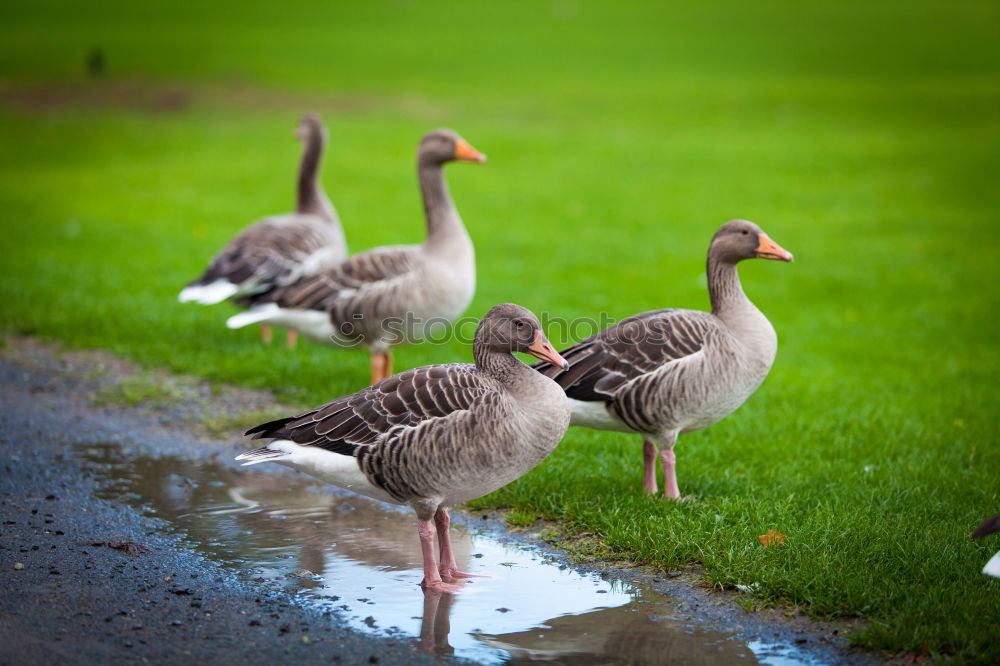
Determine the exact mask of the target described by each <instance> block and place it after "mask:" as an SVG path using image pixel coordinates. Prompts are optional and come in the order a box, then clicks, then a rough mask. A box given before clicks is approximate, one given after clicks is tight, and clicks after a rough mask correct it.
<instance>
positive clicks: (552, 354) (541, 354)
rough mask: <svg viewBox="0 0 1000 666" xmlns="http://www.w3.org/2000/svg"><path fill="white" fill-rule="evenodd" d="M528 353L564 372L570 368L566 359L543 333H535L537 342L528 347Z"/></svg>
mask: <svg viewBox="0 0 1000 666" xmlns="http://www.w3.org/2000/svg"><path fill="white" fill-rule="evenodd" d="M528 353H529V354H531V355H532V356H535V357H537V358H540V359H542V360H543V361H548V362H549V363H551V364H552V365H557V366H559V367H560V368H562V369H563V370H565V369H567V368H568V367H569V361H567V360H566V359H564V358H563V357H562V356H560V355H559V353H558V352H557V351H556V350H555V349H553V348H552V343H551V342H549V339H548V338H546V337H545V335H543V334H542V332H541V331H538V332H537V333H535V341H534V342H533V343H531V346H530V347H528Z"/></svg>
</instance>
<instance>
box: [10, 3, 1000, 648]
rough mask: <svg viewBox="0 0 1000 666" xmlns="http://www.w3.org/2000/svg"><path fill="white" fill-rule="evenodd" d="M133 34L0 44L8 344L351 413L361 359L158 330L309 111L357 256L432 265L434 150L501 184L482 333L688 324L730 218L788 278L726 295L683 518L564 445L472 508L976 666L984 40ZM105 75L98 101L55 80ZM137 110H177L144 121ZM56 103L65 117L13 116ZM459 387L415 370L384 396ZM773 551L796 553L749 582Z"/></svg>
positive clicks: (631, 30) (982, 498)
mask: <svg viewBox="0 0 1000 666" xmlns="http://www.w3.org/2000/svg"><path fill="white" fill-rule="evenodd" d="M138 7H139V6H138V5H128V4H125V3H122V4H120V5H117V6H113V5H111V4H108V3H99V4H98V5H96V6H95V5H92V4H88V5H79V4H72V3H44V4H42V3H16V4H10V3H8V6H6V7H4V8H3V9H2V10H0V17H2V19H3V20H0V37H2V39H0V81H2V86H0V145H2V146H3V150H2V153H0V154H2V157H0V204H2V208H0V210H2V213H0V225H2V228H0V233H2V235H0V237H2V238H3V243H4V245H3V247H4V250H5V251H4V260H3V262H0V302H2V303H3V306H2V309H0V329H2V331H4V332H17V333H34V334H38V335H41V336H43V337H49V338H56V339H60V340H63V341H65V342H66V343H68V344H70V345H75V346H91V347H102V348H107V349H110V350H112V351H114V352H117V353H120V354H123V355H126V356H129V357H131V358H133V359H136V360H138V361H140V362H142V363H143V364H146V365H147V366H149V367H168V368H170V369H172V370H176V371H181V372H188V373H194V374H198V375H201V376H204V377H207V378H209V379H211V380H217V381H227V382H236V383H240V384H244V385H248V386H254V387H267V388H273V389H276V390H278V391H279V395H281V396H282V397H284V398H287V399H291V400H295V401H296V402H300V401H302V402H310V403H318V402H321V401H324V400H327V399H329V398H331V397H333V396H336V395H340V394H343V393H345V392H348V391H352V390H356V389H358V388H359V387H361V386H362V385H363V384H364V383H365V380H366V378H367V373H368V361H367V358H366V357H365V355H364V354H363V353H359V352H349V351H345V352H337V351H334V350H329V349H325V348H320V347H318V346H315V345H309V344H302V345H300V348H299V349H297V350H294V351H289V350H286V349H284V348H282V347H281V346H280V345H275V346H274V347H273V348H265V347H263V346H262V345H261V344H260V343H259V341H258V339H257V337H256V336H257V333H256V331H253V330H243V331H237V332H232V331H227V330H225V328H224V327H223V322H224V319H225V317H226V316H227V315H228V314H229V313H230V312H231V311H232V309H231V308H230V306H220V307H215V308H200V307H194V306H187V307H185V306H181V305H179V304H178V303H176V298H175V297H176V293H177V291H178V290H179V288H180V287H181V286H182V285H183V284H184V283H185V282H186V281H188V280H190V279H191V278H192V277H194V276H196V275H197V274H198V273H199V271H200V270H201V269H202V268H203V266H204V264H205V262H206V261H207V260H208V258H209V257H210V256H211V255H212V254H213V253H214V252H215V251H216V250H217V249H218V248H219V247H220V246H221V245H222V244H223V243H224V242H225V241H226V240H227V239H228V238H229V237H231V236H232V234H233V233H234V232H235V231H237V230H238V229H240V228H241V227H242V226H244V225H245V224H247V223H248V222H250V221H251V220H253V219H255V218H257V217H259V216H261V215H264V214H267V213H272V212H279V211H283V210H287V209H288V208H289V207H290V205H291V195H292V182H291V181H292V175H293V171H294V167H295V163H296V161H297V157H298V155H297V148H298V147H297V145H296V144H295V142H293V141H292V140H291V138H290V135H291V132H292V129H293V127H294V125H295V121H296V118H297V117H298V115H299V114H300V113H301V112H303V111H306V110H317V111H319V112H320V113H322V114H323V115H324V117H325V118H326V119H327V121H328V124H329V127H330V133H331V139H332V140H331V148H330V151H329V155H328V156H327V158H326V160H325V165H324V167H325V168H324V182H325V183H326V185H327V189H328V191H329V193H330V194H331V196H332V197H333V199H334V201H335V203H336V204H337V207H338V209H339V211H340V213H341V216H342V218H343V219H344V221H345V226H346V231H347V236H348V239H349V241H350V243H351V246H352V248H353V249H354V250H355V251H357V250H361V249H364V248H367V247H371V246H373V245H377V244H383V243H398V242H407V241H417V240H419V239H420V238H421V237H422V234H423V230H422V220H421V216H420V210H421V209H420V204H419V200H418V197H417V191H416V184H415V178H414V173H413V151H414V148H415V145H416V142H417V140H418V138H419V136H420V135H421V134H422V133H423V132H424V131H426V130H428V129H430V128H433V127H436V126H442V125H444V126H452V127H454V128H456V129H458V130H459V131H460V132H462V134H463V135H464V136H465V137H466V138H467V139H469V141H470V142H471V143H473V145H475V146H476V147H477V148H479V149H481V150H482V151H484V152H486V153H487V154H488V155H489V156H490V163H489V164H487V165H485V166H482V167H479V166H468V165H454V166H452V167H449V169H448V177H449V180H450V184H451V189H452V192H453V193H454V195H455V198H456V200H457V202H458V205H459V207H460V210H461V211H462V215H463V217H464V219H465V221H466V223H467V226H468V227H469V230H470V233H471V235H472V237H473V240H474V241H475V243H476V246H477V254H478V273H479V286H478V291H477V294H476V299H475V302H474V303H473V305H472V307H471V308H470V310H469V314H470V315H471V316H479V315H480V314H482V313H483V312H484V311H485V310H486V309H487V308H488V307H489V306H490V305H492V304H494V303H497V302H500V301H515V302H519V303H522V304H523V305H526V306H528V307H530V308H532V309H534V310H536V311H544V312H547V313H549V314H550V315H551V316H556V317H565V318H568V319H572V318H575V317H594V316H596V315H597V314H598V313H600V312H607V313H609V314H610V315H611V316H613V317H622V316H625V315H628V314H631V313H634V312H638V311H642V310H646V309H651V308H655V307H664V306H679V307H692V308H704V307H706V304H707V298H706V295H705V292H704V286H703V284H704V283H703V278H702V277H701V275H702V266H703V262H704V253H705V248H706V244H707V241H708V239H709V237H710V236H711V234H712V232H713V231H714V230H715V228H716V227H717V226H718V225H719V224H721V223H722V222H723V221H725V220H727V219H729V218H733V217H746V218H749V219H752V220H755V221H757V222H758V223H760V224H761V225H762V226H763V227H764V228H765V229H766V230H767V231H768V233H769V234H770V235H771V236H772V237H773V238H774V239H775V240H776V241H777V242H779V243H780V244H782V245H783V246H784V247H786V248H787V249H789V250H790V251H792V252H794V253H795V255H796V263H794V264H792V265H777V264H775V263H772V262H749V263H748V264H747V265H745V266H744V267H743V268H742V269H741V271H742V276H743V279H744V285H745V288H746V290H747V292H748V294H749V295H750V296H751V298H753V299H754V301H755V302H756V303H757V304H758V306H759V307H760V308H761V309H762V310H763V311H764V312H765V313H766V314H767V315H768V316H769V317H770V319H771V321H772V322H773V323H774V326H775V328H776V329H777V331H778V334H779V337H780V349H779V353H778V359H777V362H776V364H775V367H774V370H773V371H772V373H771V376H770V378H769V379H768V380H767V382H766V383H765V384H764V386H763V387H762V388H761V389H760V390H759V391H758V392H757V394H756V395H754V396H753V397H752V398H751V399H750V401H749V402H748V403H747V404H746V405H745V406H744V407H742V408H741V409H740V410H739V411H738V412H737V413H736V414H734V415H733V416H732V417H730V418H729V419H727V420H725V421H724V422H722V423H720V424H719V425H717V426H714V427H712V428H710V429H708V430H706V431H703V432H700V433H695V434H691V435H686V436H683V437H682V438H681V440H680V443H679V444H678V447H677V451H678V459H679V464H678V467H679V477H680V483H681V490H682V492H684V493H690V494H693V495H695V496H696V497H697V500H696V501H694V502H689V503H684V504H679V505H678V504H665V503H663V502H660V501H655V500H652V499H649V498H646V497H643V496H642V495H641V494H640V492H639V488H640V478H641V459H640V445H639V442H638V441H637V439H636V438H634V437H626V436H622V435H613V434H605V433H596V432H590V431H585V430H573V431H571V432H570V433H569V434H568V435H567V437H566V439H565V441H564V443H563V444H562V445H561V446H560V447H559V449H558V450H557V451H556V452H555V453H554V454H553V455H552V457H551V458H550V459H549V460H548V461H546V462H545V463H544V464H543V465H541V466H539V467H538V468H537V469H536V470H534V471H533V472H532V473H531V474H529V475H527V476H526V477H524V478H523V479H521V480H520V481H518V482H517V483H514V484H512V485H511V486H509V487H507V488H505V489H503V490H501V491H500V492H498V493H496V494H494V495H492V496H490V497H487V498H484V499H483V500H480V501H478V502H477V503H476V506H481V507H484V506H490V507H509V508H511V509H513V510H514V511H516V512H518V513H517V514H515V515H521V516H528V515H540V516H542V517H544V518H546V519H551V520H555V521H557V522H558V524H559V529H560V530H562V533H564V534H569V535H572V534H581V533H586V534H590V535H592V536H590V537H588V538H589V539H590V540H591V542H590V546H589V547H590V548H591V551H590V552H593V553H595V554H600V556H602V557H603V556H606V557H615V558H630V559H633V560H635V561H636V562H642V563H646V564H649V565H651V566H654V567H659V568H673V567H680V566H685V565H690V564H698V565H700V566H702V567H704V569H705V571H706V574H705V575H706V579H707V580H706V582H708V583H710V584H718V585H724V586H735V585H749V584H753V583H756V584H757V587H756V588H755V589H756V590H757V593H756V597H757V599H758V601H762V602H771V603H776V604H790V605H797V606H801V607H803V608H804V609H805V610H806V611H807V612H809V613H812V614H814V615H817V616H841V615H846V616H862V617H865V618H867V619H868V620H870V624H869V626H868V628H867V629H865V630H864V631H861V632H859V633H858V634H856V635H855V636H854V637H853V638H854V640H856V641H857V642H858V643H860V644H863V645H870V646H875V647H879V648H884V649H887V650H889V651H893V652H901V651H908V650H918V651H920V650H926V651H929V652H931V653H934V654H940V655H945V656H954V657H956V658H958V659H960V660H965V661H970V662H976V661H979V662H997V661H1000V640H997V639H998V638H1000V630H998V628H997V623H996V618H997V617H1000V581H996V580H992V579H988V578H986V577H984V576H982V575H981V574H980V573H979V569H980V567H981V566H982V564H983V563H984V562H985V560H986V559H987V558H988V557H989V556H990V555H991V553H992V550H993V549H995V548H997V547H998V546H1000V543H998V539H997V538H996V537H994V538H992V539H989V540H987V541H986V543H984V544H979V543H974V542H972V541H971V540H970V539H969V534H970V533H971V531H972V529H973V528H974V527H975V525H976V524H977V523H978V521H979V520H980V519H982V518H984V517H985V516H987V515H990V514H991V513H994V512H996V511H997V510H998V507H1000V482H998V477H997V473H996V470H997V469H998V467H1000V452H998V447H997V437H996V432H997V428H996V422H997V417H998V411H1000V410H998V409H997V401H996V378H997V376H998V370H1000V367H998V366H1000V363H998V360H1000V354H998V348H997V344H996V317H995V314H994V313H995V312H996V311H997V307H998V305H1000V303H998V301H1000V298H998V296H1000V291H998V288H997V286H996V285H997V284H998V278H1000V243H998V233H1000V232H998V230H997V226H996V211H997V210H1000V188H998V187H997V181H996V170H997V169H996V165H997V164H998V163H1000V115H998V114H997V108H998V105H1000V53H998V47H997V46H996V39H995V34H996V29H997V26H998V23H1000V21H998V19H1000V9H998V6H997V5H996V4H995V3H989V2H958V3H950V4H947V5H943V4H941V3H935V2H929V1H921V2H909V3H901V2H876V3H820V2H813V3H793V2H764V3H729V2H726V3H720V4H715V5H711V6H709V5H705V4H703V3H694V2H691V3H684V4H677V3H672V4H667V3H653V2H649V3H634V2H625V3H613V4H607V3H596V2H595V3H591V2H579V3H577V2H573V1H572V0H558V1H556V2H553V3H545V4H539V3H528V2H510V3H487V2H467V3H455V5H452V4H445V3H436V2H430V3H420V4H416V3H414V4H406V3H388V2H385V3H383V2H372V3H365V4H364V6H358V5H356V4H352V5H347V4H344V5H340V4H335V3H306V2H302V3H295V4H294V5H291V6H289V5H287V4H282V5H281V6H280V7H279V6H278V5H275V4H273V3H272V4H262V3H239V4H236V3H232V4H227V5H219V4H216V5H213V6H204V7H199V8H198V9H194V8H184V7H179V6H176V5H175V3H170V4H167V3H163V4H162V6H153V5H149V4H148V3H147V4H143V5H142V7H141V9H140V8H138ZM95 44H99V45H101V46H102V48H103V49H104V50H105V53H106V55H107V61H108V79H107V80H106V81H105V82H99V83H92V82H88V81H87V80H86V79H85V78H84V76H83V74H82V69H83V68H82V62H83V59H84V57H85V55H86V53H87V51H88V50H89V49H90V48H92V47H93V45H95ZM164 89H170V90H174V91H180V94H181V98H182V99H186V100H187V103H186V104H181V105H180V106H179V107H171V108H165V109H159V110H153V111H150V110H148V109H146V105H148V100H150V99H153V100H155V99H156V98H157V95H158V94H160V93H161V92H162V91H163V90H164ZM46 90H48V91H50V92H51V91H56V92H59V91H66V90H71V92H72V94H71V95H70V97H71V98H73V99H75V100H76V101H75V102H71V103H66V104H62V105H54V106H48V107H45V108H44V109H39V107H37V106H32V105H31V104H29V101H30V99H38V96H39V95H40V94H42V93H44V92H45V91H46ZM39 91H41V92H39ZM26 100H27V101H26ZM102 100H103V101H102ZM136 100H138V101H136ZM143 100H146V102H144V101H143ZM154 106H155V104H154ZM550 332H551V333H552V337H553V338H556V339H558V338H560V337H561V336H560V332H561V331H560V330H558V327H553V329H552V330H551V331H550ZM562 342H567V340H562ZM468 358H469V349H468V346H467V345H465V344H463V343H460V342H457V341H455V342H450V343H447V344H441V345H423V346H418V347H410V348H405V349H401V350H400V351H399V353H398V355H397V364H398V365H397V367H399V368H405V367H409V366H413V365H419V364H424V363H434V362H445V361H453V360H466V359H468ZM248 425H252V424H248ZM768 529H775V530H777V531H779V532H781V533H783V534H785V535H786V536H787V543H786V544H785V545H784V546H780V547H771V548H767V549H764V548H762V547H761V545H760V543H759V542H758V540H757V538H756V537H757V535H759V534H764V533H766V532H767V530H768Z"/></svg>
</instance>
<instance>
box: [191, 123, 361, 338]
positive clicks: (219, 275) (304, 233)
mask: <svg viewBox="0 0 1000 666" xmlns="http://www.w3.org/2000/svg"><path fill="white" fill-rule="evenodd" d="M295 136H296V138H298V139H299V140H301V141H302V143H303V152H302V161H301V163H300V164H299V177H298V183H297V190H296V192H297V197H296V205H295V212H294V213H291V214H288V215H275V216H272V217H266V218H264V219H262V220H260V221H258V222H256V223H254V224H253V225H251V226H249V227H247V228H246V229H244V230H243V231H242V232H241V233H240V234H239V235H237V236H236V237H235V238H234V239H233V240H232V241H230V242H229V244H228V245H226V247H225V248H223V249H222V252H220V253H219V254H218V255H217V256H216V257H215V259H213V260H212V263H210V264H209V265H208V268H206V269H205V272H204V273H203V274H202V276H201V277H200V278H198V279H197V280H194V281H193V282H191V283H190V284H189V285H188V286H187V287H185V288H184V289H183V290H181V293H180V295H179V296H178V300H180V302H181V303H186V302H190V301H194V302H196V303H200V304H202V305H213V304H215V303H221V302H222V301H224V300H226V299H233V300H236V301H237V302H240V303H241V304H244V305H248V304H249V303H248V302H247V301H246V300H245V299H246V298H248V297H250V296H252V295H254V294H257V293H260V292H263V291H267V290H268V289H270V288H272V287H273V286H275V285H279V284H283V283H285V282H288V281H294V280H296V279H298V278H299V277H300V276H302V275H304V274H308V273H310V272H313V271H317V270H319V269H321V268H323V267H326V266H329V265H331V264H335V263H337V262H340V261H343V260H344V259H345V258H346V257H347V242H346V241H345V239H344V232H343V229H341V226H340V219H339V218H338V217H337V211H336V210H335V209H334V207H333V204H332V203H330V199H329V198H328V197H327V196H326V194H325V193H324V192H323V188H322V186H321V185H320V183H319V177H318V174H319V163H320V158H321V157H322V156H323V147H324V145H325V144H326V130H325V129H324V127H323V123H322V121H321V120H320V119H319V116H317V115H315V114H306V115H305V116H303V117H302V120H301V122H300V123H299V127H298V129H297V130H296V132H295ZM261 333H262V336H263V338H264V341H265V342H270V341H271V331H270V328H268V327H267V326H264V327H262V331H261ZM295 340H296V334H295V332H294V330H289V331H288V346H289V347H292V346H294V345H295Z"/></svg>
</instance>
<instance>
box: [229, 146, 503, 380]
mask: <svg viewBox="0 0 1000 666" xmlns="http://www.w3.org/2000/svg"><path fill="white" fill-rule="evenodd" d="M453 160H461V161H467V162H485V161H486V157H485V156H484V155H482V154H481V153H480V152H479V151H477V150H476V149H475V148H473V147H472V146H470V145H469V144H468V143H467V142H466V141H465V140H464V139H462V138H461V137H460V136H458V134H456V133H455V132H453V131H451V130H446V129H440V130H435V131H433V132H430V133H428V134H426V135H425V136H424V137H423V139H422V140H421V141H420V146H419V148H418V150H417V174H418V177H419V182H420V192H421V194H422V196H423V202H424V213H425V217H426V221H427V238H426V240H425V241H424V242H423V243H421V244H419V245H394V246H386V247H378V248H374V249H372V250H368V251H366V252H361V253H360V254H356V255H354V256H353V257H351V258H349V259H347V260H346V261H343V262H342V263H339V264H337V265H335V266H332V267H329V268H327V269H325V270H322V271H319V272H315V273H311V274H308V275H303V276H302V277H301V278H300V279H298V280H296V281H294V282H291V283H288V284H284V285H282V286H279V287H276V288H274V289H272V290H270V291H267V292H266V293H263V294H260V295H259V296H256V297H254V303H255V304H254V307H253V308H251V309H250V310H248V311H246V312H244V313H241V314H238V315H234V316H233V317H231V318H230V319H229V321H228V322H227V324H226V325H227V326H229V327H230V328H240V327H242V326H246V325H248V324H254V323H263V324H274V325H277V326H283V327H286V328H291V329H296V330H298V331H299V332H301V333H302V334H303V335H305V336H306V337H308V338H311V339H313V340H316V341H318V342H322V343H325V344H331V345H335V346H342V347H357V346H363V347H367V348H368V349H369V351H370V353H371V382H372V383H373V384H374V383H376V382H378V381H381V380H382V379H385V378H386V377H388V376H389V375H391V374H392V353H391V350H392V348H393V347H394V346H396V345H399V344H402V343H404V342H416V341H419V340H421V339H424V338H426V337H427V336H429V335H433V334H435V333H440V332H441V331H442V330H444V329H445V327H447V325H448V323H449V322H451V321H452V320H454V319H455V318H457V317H458V316H460V315H461V314H462V313H463V312H465V309H466V308H467V307H468V306H469V303H470V302H471V301H472V296H473V294H474V293H475V289H476V261H475V253H474V251H473V247H472V240H471V239H470V238H469V234H468V232H467V231H466V230H465V225H464V224H463V223H462V218H461V217H459V215H458V210H457V209H456V208H455V203H454V202H453V201H452V199H451V195H450V194H449V193H448V187H447V185H446V184H445V179H444V165H445V164H446V163H448V162H451V161H453Z"/></svg>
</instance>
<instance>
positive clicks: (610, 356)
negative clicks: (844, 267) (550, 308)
mask: <svg viewBox="0 0 1000 666" xmlns="http://www.w3.org/2000/svg"><path fill="white" fill-rule="evenodd" d="M752 258H759V259H776V260H779V261H792V255H791V253H790V252H787V251H785V250H784V249H782V248H781V247H780V246H778V245H777V244H776V243H775V242H774V241H772V240H771V239H770V238H768V236H767V234H765V233H764V232H763V231H761V229H760V227H758V226H757V225H756V224H754V223H753V222H748V221H746V220H733V221H731V222H727V223H726V224H724V225H722V227H721V228H720V229H719V230H718V231H717V232H716V233H715V236H713V237H712V242H711V243H710V245H709V248H708V271H707V273H708V293H709V297H710V298H711V302H712V311H711V312H710V313H709V312H699V311H695V310H680V309H666V310H654V311H652V312H644V313H642V314H637V315H633V316H631V317H628V318H627V319H623V320H622V321H620V322H618V323H617V324H615V325H614V326H611V327H609V328H606V329H604V330H603V331H601V332H600V333H597V334H595V335H593V336H591V337H589V338H587V339H585V340H583V341H581V342H579V343H577V344H575V345H573V346H572V347H569V348H568V349H566V350H564V351H563V352H562V355H563V356H564V357H565V358H566V359H567V360H568V361H569V362H570V363H571V364H572V367H571V368H570V369H569V370H565V369H563V368H560V367H557V366H555V365H552V364H551V363H547V362H541V363H536V364H535V365H534V367H535V368H536V369H537V370H539V371H540V372H542V373H543V374H545V375H546V376H548V377H552V378H553V379H555V381H556V382H558V383H559V385H560V386H562V387H563V389H564V390H565V391H566V395H567V396H568V397H569V398H570V404H571V406H572V410H573V419H572V425H580V426H586V427H588V428H597V429H600V430H614V431H617V432H625V433H638V434H641V435H642V436H643V463H644V474H643V487H644V488H645V489H646V491H647V492H649V493H651V494H652V493H656V491H657V487H656V467H655V463H656V456H657V452H659V456H660V464H661V466H662V467H663V478H664V486H665V488H664V497H665V498H666V499H680V498H681V494H680V489H679V488H678V486H677V472H676V457H675V455H674V444H675V443H676V441H677V436H678V435H679V434H681V433H686V432H693V431H695V430H701V429H702V428H706V427H708V426H710V425H712V424H713V423H716V422H717V421H720V420H721V419H723V418H725V417H726V416H728V415H729V414H731V413H732V412H733V411H735V410H736V408H737V407H739V406H740V405H742V404H743V402H744V401H745V400H746V399H747V398H749V397H750V396H751V395H752V394H753V392H754V391H756V390H757V387H758V386H760V384H761V382H763V381H764V378H765V377H767V373H768V372H769V371H770V369H771V364H772V363H773V362H774V357H775V354H776V352H777V350H778V338H777V335H775V332H774V328H773V327H772V326H771V322H769V321H768V320H767V317H765V316H764V315H763V314H762V313H761V311H760V310H758V309H757V308H756V306H754V304H753V303H751V302H750V299H748V298H747V297H746V294H744V293H743V287H742V286H741V285H740V278H739V275H738V274H737V272H736V264H737V263H739V262H740V261H742V260H744V259H752Z"/></svg>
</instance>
